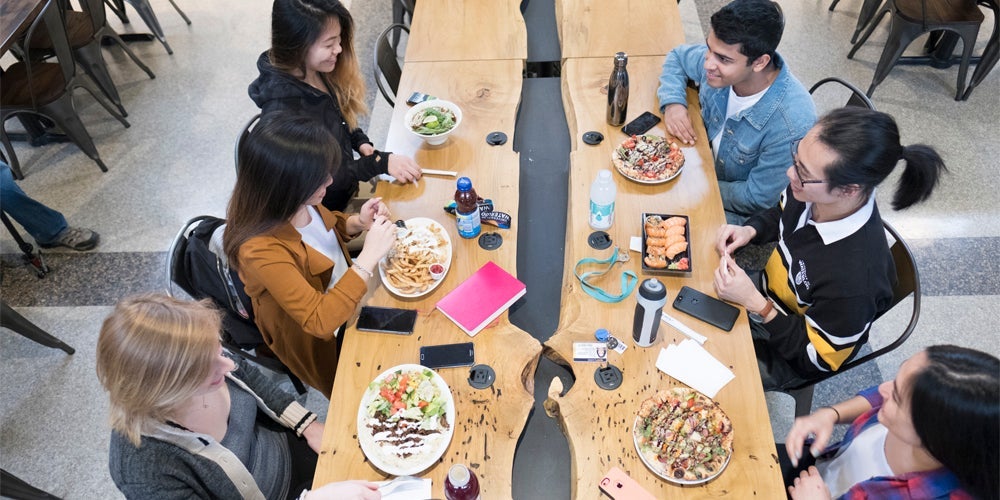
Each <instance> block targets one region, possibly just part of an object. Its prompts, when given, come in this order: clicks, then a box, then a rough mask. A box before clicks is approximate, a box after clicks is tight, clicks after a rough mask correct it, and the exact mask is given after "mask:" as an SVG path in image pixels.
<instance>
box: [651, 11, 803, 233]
mask: <svg viewBox="0 0 1000 500" xmlns="http://www.w3.org/2000/svg"><path fill="white" fill-rule="evenodd" d="M784 27H785V19H784V16H783V15H782V13H781V7H779V6H778V4H777V3H776V2H772V1H769V0H736V1H734V2H732V3H730V4H729V5H726V6H725V7H723V8H722V9H720V10H719V11H718V12H716V13H715V14H712V19H711V28H712V29H711V31H710V32H709V33H708V38H707V39H706V40H705V44H701V45H681V46H679V47H676V48H674V49H673V50H671V51H670V53H669V54H667V58H666V61H665V62H664V63H663V73H662V74H661V75H660V87H659V89H658V90H657V92H656V95H657V97H658V99H659V103H660V112H661V113H662V114H663V123H664V125H665V126H666V129H667V132H669V133H670V134H671V135H673V136H674V137H676V138H677V139H678V140H679V141H681V142H682V143H684V144H694V141H695V137H696V136H697V135H698V134H697V133H696V132H695V130H694V127H693V126H692V124H691V118H690V117H689V116H688V109H687V83H688V80H693V81H694V82H695V83H696V84H698V85H699V90H698V101H699V102H700V104H701V117H702V121H704V122H705V128H706V130H707V132H708V139H709V141H711V144H712V151H713V153H714V155H715V175H716V178H717V179H718V181H719V191H720V192H721V194H722V206H723V208H725V211H726V221H727V222H729V223H730V224H742V223H743V222H744V221H745V220H746V219H747V217H749V216H750V215H753V214H754V213H756V212H758V211H760V210H764V209H766V208H769V207H771V206H773V205H774V203H775V201H777V199H778V195H779V194H780V193H781V191H782V190H783V189H784V187H785V186H786V185H787V184H788V181H787V179H786V178H785V176H784V175H783V172H784V170H785V168H786V167H787V166H788V156H789V155H790V154H791V145H792V141H795V140H798V139H800V138H802V136H803V135H805V133H806V132H807V131H808V130H809V127H812V125H813V123H815V121H816V108H815V106H814V105H813V101H812V97H810V96H809V92H807V91H806V89H805V87H803V86H802V84H801V83H800V82H799V81H798V79H796V78H795V77H794V76H792V72H791V70H789V69H788V65H787V64H785V60H784V59H782V58H781V56H779V55H778V53H777V51H776V50H777V47H778V43H779V42H780V41H781V35H782V32H783V30H784Z"/></svg>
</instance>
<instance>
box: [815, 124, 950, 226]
mask: <svg viewBox="0 0 1000 500" xmlns="http://www.w3.org/2000/svg"><path fill="white" fill-rule="evenodd" d="M816 126H817V127H819V134H818V137H819V141H820V142H822V143H823V144H824V145H826V146H827V147H828V148H830V149H831V150H832V151H833V152H834V153H835V154H836V155H837V156H838V157H839V160H838V161H835V162H834V163H833V164H832V165H830V167H829V168H828V169H827V172H826V176H827V179H828V180H829V182H828V183H827V189H828V190H833V189H834V188H837V187H843V186H849V185H852V184H853V185H857V186H860V187H861V189H862V190H863V192H864V194H865V196H866V197H867V196H871V193H872V191H873V190H874V189H875V186H877V185H879V184H880V183H881V182H882V181H883V180H885V178H886V177H888V176H889V173H891V172H892V170H893V169H894V168H896V164H897V163H899V160H903V161H904V162H906V167H905V170H903V175H902V176H901V177H900V179H899V183H898V184H897V185H896V193H895V194H894V195H893V198H892V208H894V209H896V210H902V209H904V208H906V207H909V206H910V205H913V204H914V203H917V202H920V201H923V200H926V199H927V197H928V196H930V195H931V192H932V191H933V190H934V187H935V186H936V185H937V183H938V179H940V178H941V175H942V173H944V172H946V171H947V168H945V165H944V160H943V159H941V156H940V155H939V154H938V153H937V151H935V150H934V148H932V147H930V146H926V145H924V144H916V145H913V146H903V145H902V144H900V142H899V127H897V126H896V121H895V120H893V118H892V117H891V116H889V115H888V114H886V113H882V112H879V111H873V110H870V109H866V108H861V107H856V106H847V107H843V108H837V109H835V110H833V111H831V112H829V113H827V114H825V115H823V116H822V117H820V119H819V121H818V122H817V123H816Z"/></svg>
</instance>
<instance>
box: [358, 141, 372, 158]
mask: <svg viewBox="0 0 1000 500" xmlns="http://www.w3.org/2000/svg"><path fill="white" fill-rule="evenodd" d="M358 152H359V153H361V156H371V155H373V154H375V146H372V145H371V144H369V143H367V142H366V143H364V144H362V145H360V146H358Z"/></svg>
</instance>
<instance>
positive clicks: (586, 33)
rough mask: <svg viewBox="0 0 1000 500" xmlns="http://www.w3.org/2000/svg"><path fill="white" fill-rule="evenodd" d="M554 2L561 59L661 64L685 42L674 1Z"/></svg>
mask: <svg viewBox="0 0 1000 500" xmlns="http://www.w3.org/2000/svg"><path fill="white" fill-rule="evenodd" d="M555 2H556V26H557V27H558V30H559V41H560V42H561V44H562V57H563V59H567V58H573V57H611V56H614V55H615V52H625V53H626V54H628V55H629V57H633V56H660V57H661V62H662V56H663V55H665V54H666V53H667V52H669V51H670V49H671V48H673V47H675V46H677V45H679V44H682V43H684V30H683V29H682V28H681V15H680V11H679V10H678V9H677V5H676V3H673V0H624V1H616V2H609V1H607V0H555ZM668 4H669V5H668ZM421 7H422V6H421ZM607 72H608V73H609V74H610V72H611V64H610V63H608V69H607ZM605 78H607V75H605Z"/></svg>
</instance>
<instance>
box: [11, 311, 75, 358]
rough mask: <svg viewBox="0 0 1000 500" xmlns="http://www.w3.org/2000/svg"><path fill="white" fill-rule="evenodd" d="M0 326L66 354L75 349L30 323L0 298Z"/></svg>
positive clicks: (73, 351)
mask: <svg viewBox="0 0 1000 500" xmlns="http://www.w3.org/2000/svg"><path fill="white" fill-rule="evenodd" d="M0 326H2V327H4V328H8V329H10V330H12V331H14V332H15V333H18V334H21V335H23V336H25V337H27V338H28V339H31V340H33V341H35V342H38V343H39V344H42V345H43V346H46V347H54V348H56V349H62V350H63V351H65V352H66V354H73V353H75V352H76V349H73V348H72V347H70V345H69V344H67V343H65V342H63V341H62V340H59V339H58V338H56V337H54V336H52V335H51V334H49V332H46V331H45V330H42V329H41V328H39V327H38V325H36V324H34V323H32V322H31V321H29V320H28V319H27V318H25V317H24V316H21V315H20V314H19V313H18V312H17V311H15V310H14V309H13V308H11V307H10V306H8V305H7V303H6V302H4V301H2V300H0Z"/></svg>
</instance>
